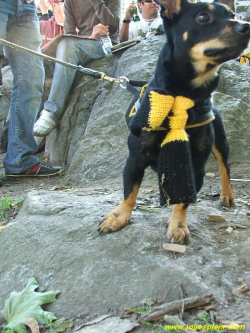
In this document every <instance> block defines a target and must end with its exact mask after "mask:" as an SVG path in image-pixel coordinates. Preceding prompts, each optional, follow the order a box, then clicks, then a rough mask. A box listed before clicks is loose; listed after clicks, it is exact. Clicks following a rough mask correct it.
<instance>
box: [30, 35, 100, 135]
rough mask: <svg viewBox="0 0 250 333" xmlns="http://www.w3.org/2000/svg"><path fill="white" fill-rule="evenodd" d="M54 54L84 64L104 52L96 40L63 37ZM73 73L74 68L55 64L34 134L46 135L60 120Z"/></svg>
mask: <svg viewBox="0 0 250 333" xmlns="http://www.w3.org/2000/svg"><path fill="white" fill-rule="evenodd" d="M56 56H57V58H58V59H60V60H63V61H66V62H69V63H71V64H74V65H79V64H81V65H85V64H86V63H88V62H90V61H92V60H95V59H99V58H101V57H102V56H104V52H103V49H102V46H101V44H100V43H99V42H98V41H93V40H89V39H80V38H71V37H64V38H63V39H62V40H61V42H60V43H59V45H58V48H57V55H56ZM75 74H76V70H74V69H71V68H68V67H66V66H63V65H59V64H56V66H55V71H54V75H53V80H52V86H51V90H50V94H49V98H48V100H47V101H46V102H45V104H44V110H43V111H42V114H41V116H40V118H39V119H38V121H37V122H36V124H35V126H34V129H33V133H34V135H37V136H46V135H48V134H49V133H50V132H51V131H52V130H53V129H54V128H55V127H56V125H57V123H58V121H60V120H61V118H62V116H63V113H64V109H65V103H66V100H67V97H68V94H69V91H70V89H71V86H72V84H73V81H74V78H75Z"/></svg>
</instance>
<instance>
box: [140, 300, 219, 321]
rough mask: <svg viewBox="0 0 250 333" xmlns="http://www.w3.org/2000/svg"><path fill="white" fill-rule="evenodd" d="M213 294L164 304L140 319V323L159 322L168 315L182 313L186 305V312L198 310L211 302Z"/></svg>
mask: <svg viewBox="0 0 250 333" xmlns="http://www.w3.org/2000/svg"><path fill="white" fill-rule="evenodd" d="M212 299H213V294H207V295H202V296H194V297H188V298H184V299H183V300H177V301H173V302H170V303H164V304H162V305H160V306H157V307H155V308H153V309H152V310H151V311H150V312H148V313H147V314H144V315H142V316H141V317H140V321H152V322H153V321H157V320H159V319H160V318H162V317H163V316H164V315H166V314H175V313H177V312H179V311H180V307H181V306H182V304H184V310H188V309H192V308H196V307H198V306H201V305H205V304H208V303H210V302H211V300H212Z"/></svg>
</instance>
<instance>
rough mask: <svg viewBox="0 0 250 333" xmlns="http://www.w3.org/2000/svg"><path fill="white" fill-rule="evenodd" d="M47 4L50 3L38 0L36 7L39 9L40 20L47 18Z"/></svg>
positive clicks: (46, 19)
mask: <svg viewBox="0 0 250 333" xmlns="http://www.w3.org/2000/svg"><path fill="white" fill-rule="evenodd" d="M49 6H50V4H49V3H47V2H45V1H44V0H40V2H39V4H38V8H39V9H40V11H41V14H42V15H41V17H40V20H42V21H48V19H49Z"/></svg>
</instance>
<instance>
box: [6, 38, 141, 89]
mask: <svg viewBox="0 0 250 333" xmlns="http://www.w3.org/2000/svg"><path fill="white" fill-rule="evenodd" d="M0 44H4V45H6V46H9V47H11V48H14V49H18V50H21V51H24V52H27V53H30V54H33V55H35V56H38V57H41V58H43V59H46V60H48V61H51V62H54V63H58V64H60V65H63V66H65V67H68V68H72V69H74V70H77V71H79V72H81V73H84V74H86V75H89V76H92V77H95V78H97V79H100V80H101V81H104V80H106V81H109V82H115V83H118V84H119V85H120V87H121V88H123V89H128V90H129V89H130V90H131V92H132V91H133V87H132V83H133V82H134V83H138V82H139V81H129V79H128V78H127V77H125V76H120V77H119V78H118V79H117V78H113V77H109V76H107V75H106V74H105V73H103V72H98V71H95V70H93V69H89V68H86V67H83V66H81V65H74V64H71V63H69V62H66V61H63V60H60V59H57V58H54V57H51V56H48V55H46V54H43V53H39V52H36V51H33V50H30V49H28V48H26V47H23V46H20V45H18V44H14V43H11V42H9V41H7V40H5V39H2V38H0ZM131 82H132V83H131ZM127 86H128V88H127ZM131 87H132V88H131ZM134 89H135V88H134ZM135 90H137V89H135ZM134 93H135V91H134Z"/></svg>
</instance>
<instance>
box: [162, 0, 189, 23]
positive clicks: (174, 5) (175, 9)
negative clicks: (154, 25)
mask: <svg viewBox="0 0 250 333" xmlns="http://www.w3.org/2000/svg"><path fill="white" fill-rule="evenodd" d="M155 2H156V3H158V4H159V5H160V6H161V7H162V10H161V15H162V16H163V17H164V16H165V17H167V18H169V19H172V18H173V15H174V14H178V13H179V11H180V10H181V8H182V6H183V3H185V2H187V0H155Z"/></svg>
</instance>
